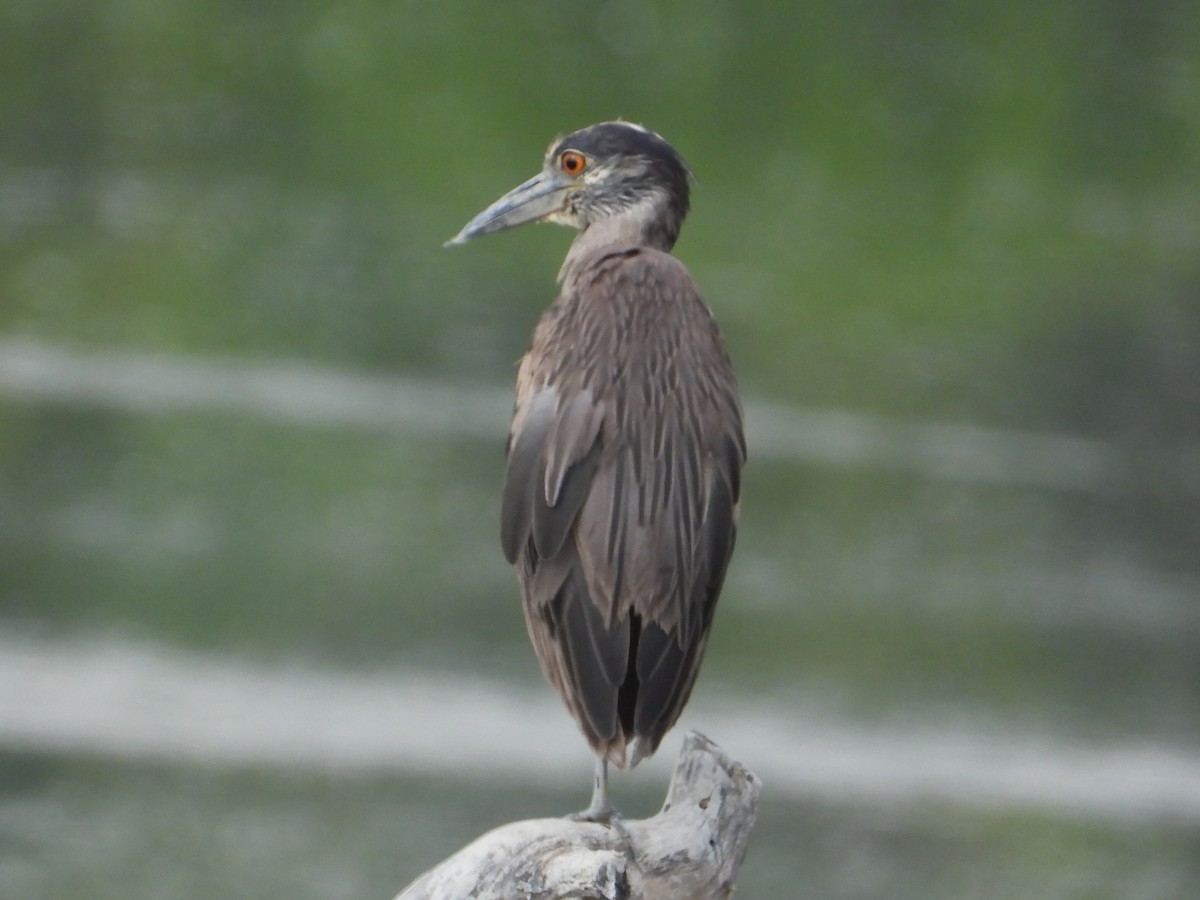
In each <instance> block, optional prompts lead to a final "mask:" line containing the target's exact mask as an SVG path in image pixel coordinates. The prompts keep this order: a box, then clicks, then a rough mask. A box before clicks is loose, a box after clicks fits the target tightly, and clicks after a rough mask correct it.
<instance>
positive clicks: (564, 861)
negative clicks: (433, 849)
mask: <svg viewBox="0 0 1200 900" xmlns="http://www.w3.org/2000/svg"><path fill="white" fill-rule="evenodd" d="M760 789H761V783H760V782H759V780H758V778H757V777H755V776H754V774H753V773H751V772H750V771H748V770H747V769H746V767H745V766H743V765H742V764H741V763H739V762H735V761H734V760H731V759H730V758H729V757H728V756H726V755H725V753H724V752H722V750H721V749H720V748H719V747H718V746H717V745H716V744H714V743H712V741H710V740H709V739H708V738H706V737H704V736H703V735H701V734H699V733H698V732H695V731H692V732H689V733H688V734H687V736H686V737H685V738H684V741H683V748H682V749H681V750H680V753H679V760H678V762H677V763H676V766H675V773H674V775H673V776H672V777H671V787H670V789H669V790H668V792H667V801H666V803H664V804H663V808H662V810H661V811H660V812H659V813H658V815H656V816H653V817H652V818H649V819H640V820H631V821H626V820H623V819H622V820H618V821H616V822H613V823H612V824H609V825H600V824H597V823H595V822H576V821H573V820H571V819H528V820H526V821H523V822H513V823H511V824H508V825H502V826H500V827H499V828H496V829H494V830H493V831H489V832H488V833H487V834H485V835H483V836H482V837H480V838H478V839H476V840H475V841H474V842H472V843H470V844H468V845H467V846H466V847H464V848H463V849H462V850H460V851H458V852H457V853H455V854H454V855H453V856H451V857H450V858H449V859H447V860H445V861H444V862H442V863H440V864H438V865H437V866H435V867H434V868H432V869H430V870H429V871H428V872H426V873H425V874H424V875H422V876H421V877H420V878H418V879H417V880H416V881H414V882H413V883H412V884H410V885H409V886H408V887H407V888H405V889H404V890H403V891H401V892H400V894H399V895H398V896H397V897H396V900H463V898H468V897H470V898H473V900H518V898H520V900H548V898H551V897H570V898H576V900H667V898H671V900H718V898H726V897H729V896H730V894H731V893H732V892H733V885H734V881H735V879H736V878H737V873H738V868H739V867H740V866H741V863H742V859H743V857H744V856H745V855H746V845H747V843H748V842H749V840H750V832H751V830H752V829H753V828H754V819H755V815H756V810H757V806H758V795H759V791H760Z"/></svg>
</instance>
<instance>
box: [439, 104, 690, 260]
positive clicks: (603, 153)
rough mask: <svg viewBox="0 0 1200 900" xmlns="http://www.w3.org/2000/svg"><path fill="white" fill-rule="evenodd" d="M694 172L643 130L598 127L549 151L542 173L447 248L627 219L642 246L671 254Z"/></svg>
mask: <svg viewBox="0 0 1200 900" xmlns="http://www.w3.org/2000/svg"><path fill="white" fill-rule="evenodd" d="M690 175H691V170H690V169H688V167H687V163H685V162H684V161H683V158H682V157H681V156H680V155H679V154H678V153H676V152H675V148H674V147H672V146H671V145H670V144H668V143H667V142H666V141H664V140H663V139H662V138H661V137H659V136H658V135H657V134H655V133H654V132H653V131H650V130H648V129H646V128H643V127H642V126H641V125H634V124H633V123H631V122H601V123H600V124H599V125H590V126H588V127H587V128H584V129H581V130H580V131H576V132H575V133H573V134H569V135H567V136H566V137H564V138H561V139H559V140H557V141H555V142H554V143H552V144H551V145H550V149H549V150H547V151H546V159H545V161H544V163H543V164H542V171H541V172H540V173H538V174H537V175H535V176H534V177H533V178H531V179H529V180H528V181H526V182H525V183H524V184H522V185H519V186H517V187H515V188H513V189H512V190H511V191H509V192H508V193H507V194H505V195H504V196H503V197H501V198H500V199H499V200H497V201H496V202H495V203H493V204H492V205H491V206H489V207H488V208H487V209H485V210H484V211H483V212H481V213H480V214H479V215H477V216H476V217H475V218H474V219H472V220H471V221H470V222H468V223H467V224H466V225H465V226H463V229H462V231H460V232H459V233H458V234H456V235H455V236H454V237H453V238H451V239H450V240H449V241H447V246H450V245H453V244H461V243H464V242H465V241H469V240H470V239H471V238H473V237H479V236H480V235H484V234H491V233H492V232H495V231H502V230H503V229H505V228H512V227H513V226H515V225H524V224H525V223H526V222H539V221H545V222H557V223H558V224H560V225H570V226H571V227H573V228H578V229H585V228H587V227H588V226H589V225H593V224H595V223H596V222H599V221H602V220H605V219H610V218H613V217H618V216H620V217H625V218H627V219H628V220H629V221H630V223H631V224H634V225H636V226H638V228H639V230H640V232H641V236H642V239H643V240H644V241H645V242H646V243H648V244H650V245H652V246H658V247H662V248H663V249H670V248H671V246H672V245H673V244H674V243H675V239H676V238H677V237H678V236H679V229H680V226H682V224H683V218H684V216H686V215H687V211H688V178H689V176H690Z"/></svg>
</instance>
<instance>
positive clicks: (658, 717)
mask: <svg viewBox="0 0 1200 900" xmlns="http://www.w3.org/2000/svg"><path fill="white" fill-rule="evenodd" d="M573 272H574V273H575V274H573V275H572V276H571V278H569V279H568V282H567V283H566V284H565V285H564V291H563V294H562V295H561V296H560V298H559V300H558V301H556V303H555V304H554V306H553V307H551V309H550V310H548V311H547V314H546V315H545V316H544V317H543V319H542V321H541V322H540V323H539V326H538V329H537V330H536V331H535V333H534V339H533V344H532V346H531V348H530V351H529V353H528V354H527V356H526V358H525V360H524V361H523V362H522V366H521V373H520V375H519V377H518V398H517V407H516V411H515V413H514V420H513V429H512V433H511V436H510V440H509V454H508V465H507V470H506V474H505V485H504V491H503V495H502V501H501V542H502V545H503V548H504V552H505V555H506V556H507V557H508V558H509V559H510V560H512V561H516V562H517V567H518V572H519V574H520V576H521V581H522V587H523V597H524V602H525V612H526V619H527V622H528V624H529V628H530V635H531V637H532V638H533V639H534V647H535V650H536V651H537V655H538V658H539V661H540V662H541V665H542V668H543V670H544V671H545V673H546V675H547V678H548V679H549V680H550V682H551V683H552V684H553V685H554V686H555V688H556V689H557V690H558V691H559V693H560V694H561V695H562V696H563V699H564V701H565V702H566V703H567V706H568V708H570V709H571V711H572V713H573V714H574V715H575V718H576V720H577V721H578V722H579V724H580V727H581V729H582V730H583V731H584V733H585V734H586V735H587V736H588V739H589V741H590V742H591V743H592V746H593V747H594V748H596V750H597V751H598V752H600V753H604V754H607V755H608V756H609V758H610V759H612V760H613V761H614V762H616V763H617V764H618V765H621V764H623V763H624V760H625V746H626V743H627V741H629V740H633V739H634V738H636V739H637V749H636V750H635V757H634V761H635V762H636V760H637V759H638V758H640V757H641V756H645V755H647V754H648V753H651V752H653V750H654V749H655V748H656V747H657V746H658V743H659V741H660V740H661V739H662V736H663V734H665V732H666V731H667V729H669V728H670V727H671V725H673V724H674V722H675V720H676V719H677V718H678V716H679V713H680V711H681V710H682V708H683V705H684V704H685V703H686V701H687V698H688V695H689V694H690V692H691V689H692V686H693V684H694V682H695V678H696V673H697V671H698V669H699V665H700V659H701V657H702V655H703V651H704V646H705V643H706V641H707V635H708V630H709V627H710V625H711V622H712V616H713V611H714V608H715V604H716V601H717V595H718V594H719V592H720V590H721V585H722V582H723V580H724V576H725V572H726V569H727V567H728V563H729V558H730V555H731V554H732V552H733V546H734V541H735V536H736V529H737V515H738V494H739V491H740V477H741V468H742V465H743V464H744V462H745V457H746V451H745V440H744V437H743V433H742V414H741V407H740V404H739V402H738V399H737V386H736V380H735V378H734V375H733V370H732V367H731V366H730V364H729V359H728V356H727V355H726V353H725V348H724V344H723V342H722V340H721V337H720V335H719V333H718V331H717V328H716V325H715V323H714V322H713V320H712V316H711V313H710V312H709V311H708V307H707V306H706V305H705V304H704V301H703V300H702V299H701V298H700V296H699V293H698V291H697V290H696V288H695V285H694V283H693V282H692V280H691V278H690V276H689V275H688V274H687V272H686V270H685V269H684V268H683V267H682V265H681V264H679V263H678V262H677V261H676V260H674V259H673V258H672V257H670V256H667V255H666V254H662V253H658V252H657V251H651V250H642V251H639V252H637V253H623V254H617V255H611V256H606V257H603V258H600V259H598V260H596V261H594V262H593V263H592V265H591V267H590V268H587V267H576V268H575V269H574V270H573ZM580 272H584V273H585V275H586V278H585V277H584V275H580V274H579V273H580Z"/></svg>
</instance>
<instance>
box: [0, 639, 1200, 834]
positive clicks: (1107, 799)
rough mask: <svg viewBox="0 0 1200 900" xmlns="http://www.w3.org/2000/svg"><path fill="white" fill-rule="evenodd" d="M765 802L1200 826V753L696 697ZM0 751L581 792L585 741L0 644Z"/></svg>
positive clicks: (422, 694)
mask: <svg viewBox="0 0 1200 900" xmlns="http://www.w3.org/2000/svg"><path fill="white" fill-rule="evenodd" d="M687 727H697V728H700V730H702V731H704V732H706V733H707V734H709V735H711V736H712V737H713V738H714V739H716V740H717V741H718V742H719V743H721V744H722V745H723V746H725V748H726V749H727V750H728V751H729V752H730V753H731V754H733V755H734V756H735V757H737V758H739V759H741V760H743V761H744V762H745V763H746V764H747V765H748V766H749V767H750V768H751V769H752V770H753V771H755V772H756V773H757V774H758V775H759V776H760V777H761V778H762V779H763V782H764V784H765V785H766V786H767V788H766V789H767V790H768V791H770V792H772V793H774V794H775V796H788V797H792V798H796V799H802V798H806V797H808V798H812V797H819V798H823V799H825V800H828V801H832V802H854V803H867V804H881V803H896V802H924V801H930V800H938V801H949V802H953V803H960V804H963V805H967V806H972V807H977V808H984V809H988V808H1025V809H1032V810H1040V811H1043V812H1049V813H1056V814H1065V815H1071V816H1080V817H1094V818H1100V819H1105V820H1111V821H1115V822H1140V821H1147V820H1153V821H1167V822H1183V823H1200V754H1198V753H1196V752H1194V750H1187V749H1182V748H1176V747H1171V746H1168V745H1166V744H1163V743H1155V742H1152V741H1150V740H1147V741H1144V742H1142V741H1134V742H1129V741H1128V740H1127V739H1126V740H1125V741H1124V742H1118V741H1115V740H1114V741H1113V742H1111V743H1108V744H1089V745H1082V744H1077V743H1070V742H1068V741H1065V740H1063V739H1061V738H1053V737H1049V736H1044V735H1033V734H1026V735H1022V734H1019V733H1014V732H1013V731H1012V730H1011V729H1004V728H1002V727H1000V726H998V727H996V728H995V729H988V730H987V731H986V732H985V731H984V730H982V729H980V728H979V727H978V725H975V726H972V727H965V726H963V725H962V724H961V723H956V722H947V723H945V725H944V726H942V727H934V726H930V725H925V726H922V727H916V726H914V727H912V728H894V727H890V728H889V727H876V728H863V727H858V726H855V725H853V724H849V723H846V722H838V721H832V720H830V719H829V718H828V717H806V716H803V715H801V714H800V712H799V711H798V710H795V709H787V708H779V707H778V706H770V705H767V704H761V701H760V705H759V706H757V707H755V706H747V705H746V703H745V702H735V701H733V700H732V699H729V698H727V699H725V700H723V701H722V700H718V701H715V702H714V701H713V700H711V699H708V700H706V701H701V702H697V703H694V704H693V706H692V707H691V708H690V709H689V711H688V713H687V714H686V715H685V718H684V723H683V725H682V726H681V727H680V728H679V729H677V731H676V733H675V734H674V735H672V737H671V738H670V739H668V741H667V743H666V745H665V746H664V748H663V750H662V752H660V753H659V755H658V756H659V758H658V759H655V760H654V761H653V764H654V766H655V767H656V768H655V770H654V771H655V773H656V774H657V773H658V772H660V771H662V770H665V768H666V767H668V766H669V765H670V757H671V756H672V755H673V753H674V752H675V748H676V747H677V745H678V740H679V739H680V737H681V736H682V732H683V729H684V728H687ZM0 747H3V748H6V749H9V750H24V751H33V752H52V753H67V754H85V755H99V756H105V757H112V758H116V759H124V760H132V761H145V760H153V761H167V762H173V763H184V764H199V765H217V766H229V767H243V766H268V767H278V768H290V769H294V770H301V771H305V770H314V771H332V772H344V773H361V772H365V773H385V772H398V773H406V774H413V773H421V772H436V773H439V774H443V775H451V776H454V777H459V778H463V779H471V778H477V777H482V776H481V775H480V773H484V772H486V773H487V777H488V778H489V779H493V780H494V779H497V778H503V779H508V780H511V781H515V782H522V781H530V782H533V781H536V782H539V783H540V782H544V781H546V780H547V779H551V780H558V781H560V782H562V783H564V784H569V783H576V782H582V781H586V779H587V771H588V763H587V758H586V753H585V752H584V751H583V749H582V740H581V739H580V738H579V737H578V735H577V734H576V733H575V731H574V727H573V725H572V724H571V723H570V721H569V719H568V717H567V716H566V714H565V713H564V712H563V711H562V710H561V708H560V707H559V705H558V704H557V702H556V701H555V700H554V699H553V697H552V696H551V695H550V692H549V691H548V690H546V691H541V690H538V691H531V690H530V689H529V688H528V687H525V686H521V687H518V686H514V685H504V684H500V683H497V682H495V681H493V680H487V681H483V680H480V679H472V678H468V677H465V676H460V675H453V674H445V673H443V674H438V675H431V674H429V673H418V672H412V671H403V670H397V671H380V672H375V673H369V674H367V673H357V674H350V673H345V672H332V671H327V670H326V671H321V670H319V669H314V668H309V667H304V668H301V667H291V668H288V667H283V668H270V667H267V666H261V665H251V664H249V663H246V662H243V661H240V660H236V659H232V658H223V657H218V656H204V655H198V654H189V653H182V652H179V651H175V650H170V649H167V648H164V647H159V646H153V645H147V644H143V643H135V642H130V641H124V640H108V641H65V640H44V639H43V640H35V639H31V638H29V637H28V636H14V635H12V634H7V635H5V634H2V633H0Z"/></svg>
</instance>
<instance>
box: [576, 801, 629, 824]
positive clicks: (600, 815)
mask: <svg viewBox="0 0 1200 900" xmlns="http://www.w3.org/2000/svg"><path fill="white" fill-rule="evenodd" d="M622 818H623V816H622V815H621V814H620V813H619V812H617V808H616V807H615V806H613V805H612V804H611V803H609V802H608V801H607V799H606V800H605V802H604V803H601V804H595V803H593V804H592V805H591V806H589V807H588V808H587V809H584V810H580V811H579V812H577V813H571V814H570V815H569V816H567V819H569V820H570V821H572V822H595V823H596V824H597V825H615V824H616V823H617V822H619V821H621V819H622Z"/></svg>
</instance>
